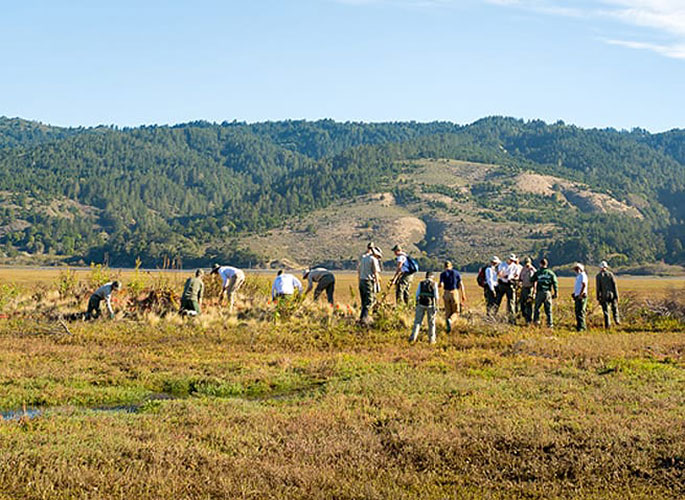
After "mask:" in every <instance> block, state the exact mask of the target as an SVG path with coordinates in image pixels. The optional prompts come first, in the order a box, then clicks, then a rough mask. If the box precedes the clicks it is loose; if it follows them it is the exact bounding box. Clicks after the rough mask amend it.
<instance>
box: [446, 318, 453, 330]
mask: <svg viewBox="0 0 685 500" xmlns="http://www.w3.org/2000/svg"><path fill="white" fill-rule="evenodd" d="M446 330H447V333H450V332H451V331H452V320H450V319H448V320H447V328H446Z"/></svg>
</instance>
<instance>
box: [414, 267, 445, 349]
mask: <svg viewBox="0 0 685 500" xmlns="http://www.w3.org/2000/svg"><path fill="white" fill-rule="evenodd" d="M439 300H440V296H439V293H438V284H437V283H436V282H435V281H433V273H432V272H430V271H428V272H427V273H426V279H424V280H423V281H422V282H421V283H419V286H418V287H417V289H416V315H415V316H414V327H413V328H412V332H411V335H410V336H409V342H412V343H413V342H416V340H417V339H418V337H419V331H420V330H421V323H423V317H424V316H427V318H428V341H429V342H430V343H431V344H435V313H436V311H437V308H438V301H439Z"/></svg>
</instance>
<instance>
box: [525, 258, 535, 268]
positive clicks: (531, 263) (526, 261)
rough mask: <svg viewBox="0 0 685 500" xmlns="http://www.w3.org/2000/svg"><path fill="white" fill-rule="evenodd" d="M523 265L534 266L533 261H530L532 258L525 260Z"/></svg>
mask: <svg viewBox="0 0 685 500" xmlns="http://www.w3.org/2000/svg"><path fill="white" fill-rule="evenodd" d="M523 263H524V264H525V265H526V266H528V267H530V266H532V265H533V261H532V260H530V257H526V258H525V260H524V261H523Z"/></svg>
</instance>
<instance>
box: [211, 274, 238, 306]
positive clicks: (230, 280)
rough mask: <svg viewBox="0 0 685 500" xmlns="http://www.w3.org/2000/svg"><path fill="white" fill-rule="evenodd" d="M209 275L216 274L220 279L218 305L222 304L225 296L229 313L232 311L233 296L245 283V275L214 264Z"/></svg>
mask: <svg viewBox="0 0 685 500" xmlns="http://www.w3.org/2000/svg"><path fill="white" fill-rule="evenodd" d="M210 274H216V275H217V276H219V277H220V278H221V282H222V287H221V294H220V295H219V304H221V303H222V302H223V300H224V295H226V299H227V300H228V309H229V311H233V303H234V300H235V294H236V292H237V291H238V290H240V287H241V286H243V283H245V273H244V272H243V271H242V270H241V269H238V268H237V267H231V266H220V265H219V264H214V267H212V272H211V273H210Z"/></svg>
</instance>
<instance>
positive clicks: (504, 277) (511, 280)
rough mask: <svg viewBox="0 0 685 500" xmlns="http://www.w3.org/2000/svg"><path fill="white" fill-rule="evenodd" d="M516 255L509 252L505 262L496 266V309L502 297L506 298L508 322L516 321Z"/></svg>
mask: <svg viewBox="0 0 685 500" xmlns="http://www.w3.org/2000/svg"><path fill="white" fill-rule="evenodd" d="M517 261H518V259H517V257H516V255H514V254H511V255H510V256H509V258H508V259H507V262H506V263H504V262H502V263H500V265H499V266H498V267H497V309H499V306H500V305H501V304H502V298H503V297H506V298H507V315H508V317H509V322H510V323H515V322H516V288H515V285H516V281H517V280H518V278H519V273H520V268H519V265H518V262H517Z"/></svg>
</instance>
